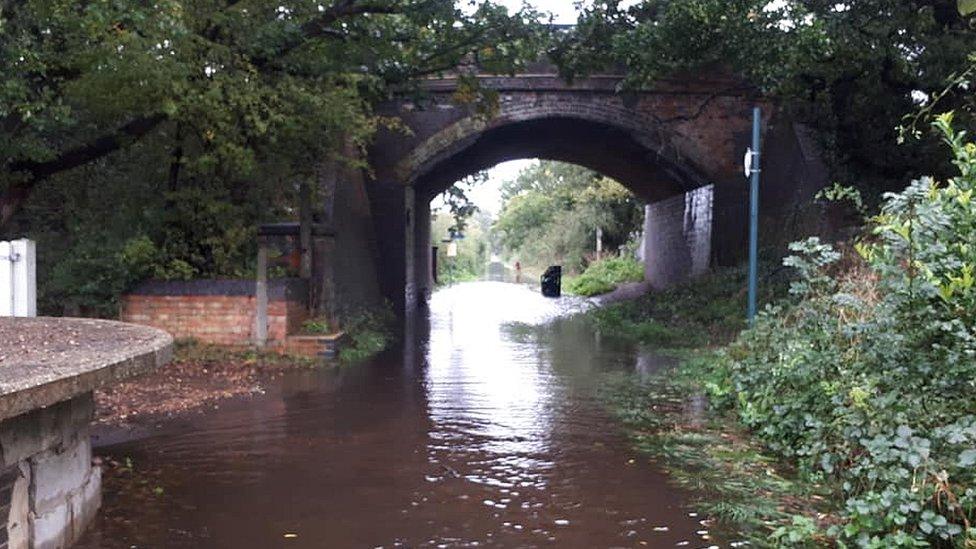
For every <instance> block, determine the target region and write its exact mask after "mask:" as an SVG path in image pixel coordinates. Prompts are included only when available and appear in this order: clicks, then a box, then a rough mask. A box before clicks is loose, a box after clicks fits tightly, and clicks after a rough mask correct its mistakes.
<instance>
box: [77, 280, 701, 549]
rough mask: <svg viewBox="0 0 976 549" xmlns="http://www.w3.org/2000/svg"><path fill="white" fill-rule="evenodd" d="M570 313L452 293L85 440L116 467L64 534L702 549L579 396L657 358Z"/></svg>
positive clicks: (499, 288) (159, 539)
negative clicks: (220, 397) (94, 504)
mask: <svg viewBox="0 0 976 549" xmlns="http://www.w3.org/2000/svg"><path fill="white" fill-rule="evenodd" d="M580 306H581V305H580V303H579V302H576V301H574V300H572V299H562V300H547V299H544V298H542V297H541V296H540V295H539V294H538V293H536V292H534V291H532V290H531V289H529V288H526V287H524V286H516V285H512V284H503V283H498V282H477V283H468V284H462V285H459V286H455V287H452V288H449V289H447V290H443V291H440V292H438V293H437V294H435V295H434V297H433V298H432V301H431V304H430V316H429V320H423V321H417V325H415V326H412V327H411V328H409V329H408V331H412V332H414V333H413V334H412V335H409V336H408V337H406V338H405V340H406V341H409V342H410V343H409V344H405V345H403V347H402V348H400V349H397V350H394V351H391V352H388V353H386V354H384V355H383V356H381V357H378V358H377V359H376V360H373V361H371V362H369V363H366V364H360V365H355V366H347V367H342V368H338V369H322V370H309V371H298V372H290V373H289V374H287V375H286V376H284V377H283V378H281V379H279V380H277V381H275V382H273V383H271V384H269V386H268V391H267V393H266V394H264V395H259V396H256V397H253V398H249V399H246V400H240V401H233V402H230V403H225V404H221V406H220V408H219V410H215V411H210V412H208V413H206V414H202V415H195V416H190V417H188V418H186V419H183V420H178V421H176V422H175V423H173V424H172V425H168V426H166V427H165V428H163V429H161V430H158V431H151V432H150V433H149V434H148V435H147V436H144V437H143V438H140V439H138V440H134V441H128V442H123V443H118V444H110V445H107V446H101V447H99V448H97V449H96V454H97V455H99V456H102V457H103V458H104V459H106V460H114V461H117V462H120V463H125V464H129V467H130V469H131V470H127V471H126V472H124V473H123V474H119V475H116V474H113V475H108V476H107V480H106V483H105V494H104V503H103V508H102V510H101V512H100V516H99V518H98V520H97V522H96V523H95V524H94V525H93V526H92V528H91V530H90V531H89V533H88V534H86V536H85V538H84V540H83V542H82V544H81V547H89V548H95V547H105V548H112V547H234V548H252V547H253V548H266V547H316V548H318V547H339V548H343V547H367V548H372V547H387V548H389V547H485V546H491V547H534V546H544V547H545V546H549V547H581V548H583V547H675V546H679V547H682V546H688V547H702V546H708V545H709V544H710V543H709V542H708V541H706V539H707V538H703V537H702V536H701V535H700V534H701V533H702V530H703V527H702V526H701V525H700V524H699V522H698V521H699V518H700V517H697V516H696V515H695V513H693V512H690V511H692V510H690V509H688V508H685V507H684V506H683V502H682V495H681V493H680V492H679V491H678V490H677V489H675V488H674V487H671V486H669V485H668V483H667V481H666V478H665V477H664V476H663V475H662V474H661V473H660V472H658V471H657V470H655V468H654V467H653V465H652V464H649V463H647V460H646V458H642V457H641V456H639V455H635V454H634V452H632V451H631V450H630V449H629V446H628V444H627V441H626V440H625V439H624V438H623V436H622V435H621V433H620V431H619V430H618V428H617V426H616V424H615V423H614V422H613V420H612V419H611V418H609V417H608V415H607V413H606V411H605V410H604V409H603V408H602V407H601V405H600V403H599V401H597V400H596V390H597V389H598V385H599V383H600V379H601V376H602V375H603V373H605V372H608V371H629V372H634V371H642V372H647V371H650V370H654V369H656V368H660V367H663V366H664V365H665V364H664V359H659V358H658V357H655V356H654V355H653V354H647V353H640V352H637V351H635V350H634V349H633V348H630V347H629V346H627V345H622V344H620V343H616V342H613V341H611V340H609V339H608V338H606V337H600V336H599V335H598V334H595V333H594V332H593V331H592V330H590V329H589V328H587V327H586V326H584V325H582V324H581V323H579V322H578V321H573V320H565V319H563V320H553V319H555V318H557V317H559V316H561V315H564V314H565V313H566V312H567V311H569V310H572V309H574V308H579V307H580ZM550 321H551V322H550ZM102 442H103V443H104V442H105V441H104V440H103V441H102ZM696 532H698V533H696Z"/></svg>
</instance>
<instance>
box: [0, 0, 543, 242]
mask: <svg viewBox="0 0 976 549" xmlns="http://www.w3.org/2000/svg"><path fill="white" fill-rule="evenodd" d="M472 4H473V6H474V7H473V8H472V9H470V10H466V9H461V7H459V6H458V5H456V3H455V2H454V1H453V0H321V1H309V0H270V1H269V0H160V1H158V2H151V3H150V2H140V1H136V0H120V1H109V0H86V1H83V2H78V1H75V0H24V1H20V2H10V1H4V2H2V3H0V59H2V60H3V66H4V70H3V73H2V74H0V192H2V193H3V194H2V195H0V227H2V226H3V225H4V224H6V223H7V222H9V221H10V220H11V218H12V216H13V215H14V213H15V212H16V210H17V208H18V207H19V206H20V204H21V203H22V202H23V200H24V199H25V198H26V197H27V196H28V195H29V193H30V192H31V190H32V189H33V188H34V187H35V186H36V185H37V184H38V183H39V182H41V181H43V180H45V179H48V178H50V177H53V176H56V175H58V174H61V173H64V172H65V171H67V170H70V169H72V168H76V167H78V166H82V165H85V164H88V163H91V162H94V161H97V160H100V159H103V158H105V157H106V156H107V155H110V154H112V153H114V152H117V151H119V150H124V149H127V148H129V147H130V146H131V144H132V143H133V142H134V141H135V140H138V139H140V138H144V137H145V136H147V135H149V134H151V133H158V132H167V133H168V137H169V139H168V141H169V148H170V149H172V154H173V157H174V167H173V174H174V177H177V176H180V175H181V172H182V171H183V170H188V171H190V172H192V173H193V174H199V175H202V176H207V177H215V176H216V177H231V178H233V177H238V178H239V177H246V176H252V175H253V174H255V173H256V172H258V171H260V172H262V173H267V172H269V171H272V172H278V173H281V174H291V173H294V172H296V171H302V170H308V167H309V164H310V161H311V160H312V159H313V158H314V159H321V158H323V157H326V156H329V155H333V156H335V155H337V154H339V153H340V152H341V151H342V150H343V146H345V145H346V144H349V143H352V144H354V145H355V144H359V145H362V144H363V143H365V142H366V140H367V139H368V138H369V137H370V135H371V134H372V133H373V131H374V130H375V129H376V127H377V125H378V124H382V123H383V122H384V121H383V120H381V119H378V118H377V117H376V116H374V115H373V113H372V111H371V108H370V107H371V101H373V100H375V99H376V98H377V97H382V96H384V94H388V93H389V92H390V90H391V89H394V88H397V87H403V86H407V85H409V84H410V82H412V81H414V80H415V79H417V78H419V77H422V76H425V75H430V74H435V73H437V72H442V71H448V70H452V69H455V68H456V67H458V66H459V65H461V64H462V61H466V62H468V63H475V64H477V65H478V66H480V67H483V68H485V69H487V70H492V71H498V72H506V71H511V70H514V69H515V68H517V67H518V66H519V65H520V64H521V63H522V62H523V60H524V59H525V57H526V55H529V56H534V55H535V52H536V51H537V49H538V45H536V44H535V41H536V39H537V33H536V31H537V27H536V26H535V25H534V21H535V19H536V15H535V14H534V13H533V12H531V11H530V10H524V11H522V12H519V13H516V14H509V13H508V11H507V10H506V9H505V8H504V7H502V6H499V5H496V4H494V3H492V2H490V1H484V2H477V3H472Z"/></svg>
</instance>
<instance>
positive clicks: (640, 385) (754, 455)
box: [601, 352, 834, 547]
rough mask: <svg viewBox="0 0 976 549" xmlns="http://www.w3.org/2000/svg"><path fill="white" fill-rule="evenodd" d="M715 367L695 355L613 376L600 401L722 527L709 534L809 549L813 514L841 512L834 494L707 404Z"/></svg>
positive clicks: (753, 543)
mask: <svg viewBox="0 0 976 549" xmlns="http://www.w3.org/2000/svg"><path fill="white" fill-rule="evenodd" d="M711 361H712V358H711V353H709V352H705V353H700V352H693V353H689V354H687V356H685V357H684V358H683V360H682V363H681V365H680V366H678V367H676V368H674V369H673V370H667V371H664V372H661V373H660V374H658V375H654V376H652V377H650V378H647V379H639V378H636V377H634V376H625V377H619V378H614V377H611V378H609V379H608V380H607V381H606V384H605V386H604V389H603V391H601V396H602V397H603V400H604V401H605V402H606V403H607V404H608V405H609V406H610V409H611V410H612V411H613V412H614V414H615V415H616V417H617V418H618V419H619V420H620V421H621V422H622V423H623V425H624V426H625V428H626V429H627V432H628V433H629V434H630V437H631V440H632V441H633V443H634V446H635V448H636V449H638V450H640V451H642V452H644V453H646V454H648V455H649V456H650V458H651V460H652V462H653V463H654V465H655V467H661V468H663V469H664V470H665V471H666V472H667V473H668V476H669V477H670V478H671V479H672V480H673V481H675V482H676V483H677V484H678V485H679V486H681V487H683V488H685V489H687V491H688V493H689V495H690V497H692V498H693V503H694V506H695V508H696V509H699V510H701V511H702V512H703V513H704V514H705V515H707V516H708V518H709V519H711V520H715V521H717V522H718V525H717V528H714V527H710V528H709V530H711V531H712V533H713V535H715V534H717V535H718V536H720V537H721V538H724V539H725V540H727V541H730V542H731V541H735V540H739V541H748V542H749V543H750V545H751V546H759V547H763V546H768V545H772V546H777V547H800V546H803V545H804V544H803V542H804V541H808V540H810V539H811V534H814V533H812V532H810V529H811V527H812V526H814V525H812V524H811V521H809V519H807V517H806V515H816V514H818V513H829V512H831V511H833V510H834V509H833V508H832V507H833V502H832V501H831V500H830V499H828V498H825V497H824V496H827V495H828V494H829V492H828V490H826V487H824V486H817V485H814V484H810V483H806V482H802V481H800V480H799V479H796V478H795V476H793V475H790V474H789V468H788V467H785V466H784V464H783V463H782V462H781V461H780V460H778V459H777V456H775V455H773V454H772V453H771V452H770V451H769V450H768V449H766V448H764V447H763V446H762V444H761V443H760V441H758V440H756V439H755V438H753V437H751V436H750V435H749V433H748V432H746V431H745V430H744V429H743V427H742V426H741V425H740V424H738V423H737V421H736V418H735V417H734V416H728V415H726V414H723V413H720V412H719V411H716V410H714V409H710V408H708V407H707V406H704V405H703V404H704V398H703V390H704V387H706V386H708V384H709V383H710V378H711V377H712V376H713V370H712V366H711ZM794 517H797V518H794ZM716 530H717V531H716ZM771 533H772V534H773V536H774V537H773V539H774V541H773V543H770V541H769V536H770V534H771ZM814 535H815V534H814ZM814 539H822V538H814Z"/></svg>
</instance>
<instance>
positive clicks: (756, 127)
mask: <svg viewBox="0 0 976 549" xmlns="http://www.w3.org/2000/svg"><path fill="white" fill-rule="evenodd" d="M761 121H762V111H761V110H760V109H759V107H755V108H753V110H752V166H751V172H750V175H751V182H750V185H749V313H748V316H747V318H748V320H749V325H750V326H752V324H753V323H754V322H755V320H756V291H757V278H758V276H759V273H758V271H759V172H760V168H759V166H760V152H759V147H760V142H759V137H760V135H759V133H760V124H761Z"/></svg>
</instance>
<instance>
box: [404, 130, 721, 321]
mask: <svg viewBox="0 0 976 549" xmlns="http://www.w3.org/2000/svg"><path fill="white" fill-rule="evenodd" d="M653 143H654V141H653V140H652V139H651V138H650V137H649V136H647V135H641V134H638V133H637V132H635V131H634V130H633V129H630V128H622V127H620V126H617V125H613V124H609V123H601V122H595V121H592V120H589V119H584V118H575V117H570V116H547V117H542V118H534V119H530V120H524V121H519V122H511V123H507V124H502V125H498V126H494V127H490V128H488V129H485V130H483V131H480V132H474V133H472V134H471V135H468V136H466V137H464V138H461V139H457V140H456V141H454V142H452V143H449V144H447V145H445V146H442V147H441V148H440V149H439V150H436V151H435V152H434V153H432V154H430V155H429V156H428V157H427V158H424V159H421V160H420V161H419V162H418V163H417V167H416V169H415V170H414V174H413V176H412V177H411V180H410V184H411V187H412V189H413V194H414V202H413V208H412V216H413V218H414V222H413V234H412V235H411V236H412V238H411V239H410V240H412V243H411V244H412V245H411V246H409V247H410V248H412V250H411V251H410V252H408V253H411V252H412V257H411V258H410V261H408V266H407V271H408V272H407V275H406V278H407V280H406V292H407V297H406V301H407V302H408V303H410V302H415V301H423V300H425V299H426V298H427V297H428V296H429V294H430V292H431V291H432V290H433V288H434V284H435V276H434V270H435V269H436V255H435V254H436V252H435V251H434V250H433V248H434V244H435V243H436V242H437V241H438V240H441V239H442V238H443V236H444V235H440V234H432V231H431V207H430V203H431V200H432V199H434V198H435V197H437V196H438V195H440V194H441V193H443V192H444V191H445V190H447V189H448V188H450V187H451V186H452V185H453V184H454V183H455V182H457V181H460V180H462V179H464V178H466V177H468V176H471V175H472V174H475V173H478V172H480V171H482V170H485V169H488V168H490V167H492V166H495V165H498V164H500V163H504V162H507V161H512V160H518V159H540V160H547V161H558V162H565V163H569V164H573V165H577V166H581V167H584V168H588V169H589V170H592V171H593V172H597V173H599V174H601V175H603V176H606V177H607V178H609V179H612V180H614V181H617V182H619V183H620V184H621V185H623V186H624V187H625V188H626V189H628V190H629V191H630V192H631V193H633V195H634V196H635V197H636V198H637V199H638V200H639V201H640V202H642V203H643V204H652V203H662V202H664V201H668V200H669V199H678V200H680V201H683V200H684V198H683V197H684V196H685V194H686V193H688V192H689V191H693V190H694V189H696V188H699V187H702V186H703V185H704V184H705V183H706V181H705V179H704V178H703V177H701V176H700V175H699V173H698V172H697V171H696V170H695V168H694V167H693V166H690V165H686V164H678V163H676V162H674V161H673V160H671V159H670V158H668V157H666V156H665V155H664V154H662V153H661V150H660V149H659V148H658V149H655V148H654V145H653ZM707 206H708V207H710V202H709V204H708V205H707ZM648 211H650V210H648ZM685 213H686V212H684V204H683V202H682V204H681V211H679V212H677V215H676V216H672V219H669V220H668V221H667V223H668V224H669V225H672V227H669V230H674V231H675V232H676V233H682V232H683V231H684V230H685V229H686V225H688V222H689V220H687V219H684V218H685V217H687V216H686V215H685ZM691 213H692V214H693V215H696V216H697V218H698V219H691V220H690V222H691V223H692V225H694V224H695V223H698V224H706V223H707V224H709V230H710V223H711V217H710V211H709V212H708V214H707V216H703V215H698V212H691ZM654 221H655V220H648V222H646V223H644V225H647V224H648V223H650V225H649V227H650V228H652V229H653V228H658V227H656V226H655V225H654ZM658 221H660V220H658ZM673 225H677V227H673ZM641 229H642V230H644V229H646V227H643V226H642V227H641ZM642 232H643V231H642ZM595 242H596V238H595V235H594V251H595V247H596V246H595ZM618 244H619V243H616V244H613V245H611V246H609V247H608V251H611V252H614V251H616V250H609V248H612V247H616V246H617V245H618ZM698 244H700V243H698ZM639 246H640V250H639V252H640V256H641V259H642V260H644V259H645V256H646V250H645V248H646V247H647V246H646V244H645V243H641V244H639ZM669 246H670V245H669ZM700 247H701V246H699V248H700ZM704 253H705V256H706V261H707V254H708V251H707V248H706V249H705V252H704ZM672 255H675V256H676V257H677V255H679V254H677V253H674V254H672ZM681 255H683V257H680V258H676V260H675V263H681V264H682V265H690V264H693V263H694V262H695V258H694V257H692V256H693V255H698V256H701V255H702V252H701V251H691V252H689V251H687V250H682V251H681ZM571 267H572V268H574V269H575V268H576V267H577V265H572V266H571ZM682 268H684V267H682Z"/></svg>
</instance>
